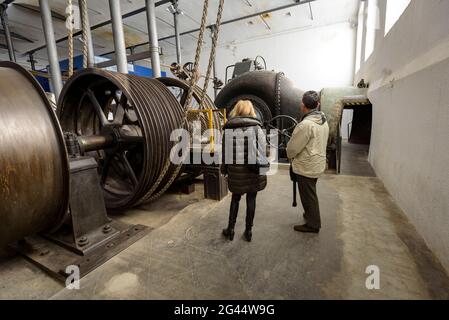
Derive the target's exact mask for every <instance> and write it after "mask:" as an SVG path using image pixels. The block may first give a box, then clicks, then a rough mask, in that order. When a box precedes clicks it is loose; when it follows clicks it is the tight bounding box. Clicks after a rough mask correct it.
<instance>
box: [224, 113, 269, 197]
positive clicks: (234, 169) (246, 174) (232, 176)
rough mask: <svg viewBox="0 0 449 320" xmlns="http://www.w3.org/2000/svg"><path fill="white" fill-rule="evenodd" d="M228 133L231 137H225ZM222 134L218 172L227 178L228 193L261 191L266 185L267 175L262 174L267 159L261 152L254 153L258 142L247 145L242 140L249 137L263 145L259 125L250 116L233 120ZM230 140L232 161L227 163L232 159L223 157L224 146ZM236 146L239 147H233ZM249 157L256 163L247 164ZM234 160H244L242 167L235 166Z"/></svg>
mask: <svg viewBox="0 0 449 320" xmlns="http://www.w3.org/2000/svg"><path fill="white" fill-rule="evenodd" d="M230 130H232V133H233V135H234V138H232V137H229V132H230ZM223 132H224V134H223V144H222V148H223V149H222V150H223V151H222V156H223V158H222V161H223V164H222V165H221V172H222V173H223V174H224V175H228V186H229V191H231V192H232V193H236V194H245V193H251V192H259V191H262V190H264V189H265V188H266V186H267V176H266V174H264V171H267V170H266V169H267V168H268V167H269V163H268V160H267V159H266V157H265V156H264V154H263V153H260V152H258V150H257V149H258V147H257V146H258V140H255V141H254V140H252V143H251V142H248V141H249V139H248V138H246V139H245V136H251V135H253V137H258V138H259V139H260V138H262V139H265V141H264V143H265V144H266V137H265V135H264V133H263V131H262V125H261V123H260V122H259V121H258V120H257V119H255V118H252V117H235V118H232V119H231V120H229V122H228V123H227V124H226V125H225V126H224V131H223ZM238 132H240V133H242V132H243V133H244V134H243V135H242V134H240V137H239V136H238ZM230 139H233V140H230ZM230 141H233V145H232V150H233V155H234V156H233V161H232V162H229V160H230V159H232V158H230V156H231V155H226V143H229V142H230ZM259 141H260V140H259ZM237 145H239V146H242V147H240V148H237ZM261 145H263V143H262V144H261ZM243 146H244V148H243ZM259 148H260V146H259ZM242 152H243V153H244V154H242ZM249 155H254V157H253V159H255V160H256V163H254V161H252V163H251V164H250V163H249V158H250V157H249ZM237 159H244V164H236V163H237V161H236V160H237ZM231 163H232V164H231ZM264 169H265V170H264Z"/></svg>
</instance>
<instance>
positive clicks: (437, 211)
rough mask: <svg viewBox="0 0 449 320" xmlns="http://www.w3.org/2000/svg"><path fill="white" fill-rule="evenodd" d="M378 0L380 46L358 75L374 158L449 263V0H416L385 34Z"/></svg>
mask: <svg viewBox="0 0 449 320" xmlns="http://www.w3.org/2000/svg"><path fill="white" fill-rule="evenodd" d="M390 1H391V0H390ZM379 6H380V22H381V28H379V29H378V30H377V31H376V43H375V48H374V52H373V53H372V55H371V56H370V58H369V59H368V60H367V61H366V63H364V62H362V63H361V69H360V71H359V72H358V73H357V75H356V79H355V83H357V82H358V81H359V80H360V79H362V78H364V79H366V80H367V81H368V82H370V83H371V87H370V91H369V97H370V99H371V101H372V103H373V107H374V114H373V137H372V145H371V150H370V162H371V164H372V165H373V167H374V169H375V170H376V173H377V174H378V176H379V177H380V178H381V179H382V180H383V182H384V184H385V186H386V187H387V189H388V190H389V192H390V193H391V194H392V196H393V197H394V198H395V199H396V200H397V201H398V203H399V205H400V206H401V207H402V209H403V210H404V211H405V213H406V214H407V216H408V217H409V219H410V220H411V222H412V223H413V224H414V225H415V227H416V228H417V230H418V231H419V233H420V234H421V235H422V236H423V237H424V239H425V240H426V242H427V244H428V245H429V247H430V248H431V249H432V250H433V251H434V253H435V254H436V255H437V256H438V257H439V259H440V260H441V262H442V263H443V265H444V266H445V268H446V269H447V270H449V169H448V164H449V22H448V21H449V20H448V17H449V1H441V0H425V1H424V0H412V1H411V4H410V6H409V7H408V8H407V9H406V11H405V12H404V14H403V15H402V16H401V17H400V19H399V20H398V21H397V23H396V24H395V25H394V26H393V28H392V29H391V30H390V31H389V33H388V34H387V35H386V36H385V29H384V27H385V16H386V0H379ZM384 36H385V37H384Z"/></svg>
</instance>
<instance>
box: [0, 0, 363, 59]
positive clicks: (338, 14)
mask: <svg viewBox="0 0 449 320" xmlns="http://www.w3.org/2000/svg"><path fill="white" fill-rule="evenodd" d="M1 1H2V0H0V2H1ZM209 2H210V8H209V17H208V24H213V23H214V22H215V19H216V13H217V8H218V0H210V1H209ZM294 2H296V1H295V0H226V1H225V10H224V13H223V21H226V20H230V19H234V18H238V17H242V16H246V15H250V14H254V13H257V12H260V11H264V10H268V9H272V8H276V7H280V6H283V5H288V4H292V3H294ZM15 3H17V4H31V5H35V6H37V5H38V0H16V1H15ZM74 3H75V4H76V3H77V1H76V0H75V1H74ZM120 3H121V7H122V13H123V14H125V13H128V12H131V11H133V10H136V9H139V8H143V7H144V4H145V0H120ZM66 4H67V0H50V5H51V8H52V10H53V11H55V12H57V13H59V14H60V15H64V12H65V7H66ZM358 4H359V0H317V1H315V2H312V3H311V4H310V7H311V8H310V7H309V5H308V4H303V5H300V6H295V7H292V8H289V9H285V10H281V11H276V12H273V13H272V14H270V15H269V16H268V17H266V19H265V21H264V20H263V19H262V18H261V17H256V18H251V19H247V20H243V21H239V22H236V23H232V24H227V25H225V26H223V27H222V29H221V33H220V45H224V44H228V43H232V42H239V41H244V40H248V39H252V38H255V37H261V36H268V35H270V34H276V33H280V32H286V31H289V30H294V29H300V28H309V27H314V26H321V25H328V24H332V23H337V22H343V21H349V20H351V21H354V22H355V21H356V19H357V11H358ZM88 6H89V17H90V22H91V25H92V26H94V25H96V24H98V23H101V22H104V21H107V20H109V19H110V14H109V6H108V0H95V1H94V0H90V1H88ZM168 6H169V5H168V4H166V5H162V6H159V7H158V8H157V10H156V15H157V19H158V23H157V27H158V34H159V38H164V37H168V36H173V35H174V28H173V15H172V14H171V13H170V12H169V11H168V10H167V8H168ZM202 6H203V0H179V7H180V9H181V10H182V11H183V12H184V14H183V15H181V16H179V24H180V31H181V32H185V31H189V30H193V29H196V28H198V27H199V25H200V23H199V21H200V20H201V15H202ZM310 9H312V15H313V20H312V15H311V10H310ZM8 16H9V21H10V29H11V31H12V32H14V33H17V34H20V35H22V36H25V37H27V38H28V39H30V40H32V42H31V43H30V42H27V41H24V40H19V39H15V38H14V39H13V41H14V46H15V50H16V51H17V53H16V54H17V57H18V60H19V62H20V63H21V64H24V65H26V66H28V67H29V63H27V60H28V56H27V55H26V53H27V52H28V51H30V50H33V49H36V48H38V47H40V46H42V45H44V44H45V40H44V37H43V32H42V22H41V17H40V13H38V12H33V11H30V10H28V9H24V8H22V7H19V6H16V5H10V7H9V9H8ZM53 23H54V28H55V36H56V39H59V38H63V37H65V36H66V35H67V34H66V32H67V31H66V29H65V23H64V21H62V20H60V19H53ZM123 23H124V31H125V38H126V45H127V46H135V45H138V44H141V43H145V42H147V41H148V35H147V23H146V15H145V13H140V14H138V15H135V16H133V17H130V18H127V19H124V20H123ZM92 34H93V42H94V49H95V54H96V55H102V54H105V53H108V52H111V51H114V46H113V40H112V30H111V26H110V25H108V26H104V27H102V28H99V29H96V30H94V31H93V32H92ZM196 42H197V33H192V34H189V35H184V36H182V37H181V44H182V49H183V51H185V52H189V51H193V50H194V48H195V46H196ZM0 43H1V44H4V43H5V41H4V37H3V35H0ZM160 46H161V47H162V50H163V53H164V55H165V56H173V55H174V54H175V45H174V39H169V40H165V41H161V42H160ZM75 48H76V50H77V52H76V54H81V51H80V49H81V42H80V41H75ZM146 48H147V47H146V46H142V47H140V48H139V49H138V50H137V51H142V50H145V49H146ZM58 50H59V56H60V59H61V60H62V59H64V58H65V57H66V56H67V43H66V42H60V43H58ZM34 58H35V59H36V60H37V61H38V66H39V67H43V66H45V65H47V64H48V62H47V55H46V50H45V49H43V50H39V51H37V52H36V53H35V56H34ZM0 59H1V60H7V59H8V53H7V51H6V50H4V49H0Z"/></svg>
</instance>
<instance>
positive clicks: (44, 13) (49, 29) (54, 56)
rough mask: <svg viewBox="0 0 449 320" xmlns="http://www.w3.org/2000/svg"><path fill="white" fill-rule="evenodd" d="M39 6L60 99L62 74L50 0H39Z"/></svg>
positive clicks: (52, 80)
mask: <svg viewBox="0 0 449 320" xmlns="http://www.w3.org/2000/svg"><path fill="white" fill-rule="evenodd" d="M39 6H40V8H41V17H42V27H43V29H44V36H45V42H46V44H47V55H48V61H49V63H50V74H51V83H52V87H53V93H54V94H55V97H56V101H58V99H59V94H60V93H61V90H62V76H61V69H60V66H59V59H58V50H57V48H56V41H55V32H54V29H53V20H52V16H51V9H50V5H49V4H48V0H39Z"/></svg>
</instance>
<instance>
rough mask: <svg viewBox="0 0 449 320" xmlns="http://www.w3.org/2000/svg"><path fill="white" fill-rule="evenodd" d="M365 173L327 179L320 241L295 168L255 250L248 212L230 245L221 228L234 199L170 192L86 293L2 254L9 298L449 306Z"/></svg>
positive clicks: (138, 213)
mask: <svg viewBox="0 0 449 320" xmlns="http://www.w3.org/2000/svg"><path fill="white" fill-rule="evenodd" d="M348 148H350V146H349V147H348ZM356 149H357V148H356ZM359 151H360V150H359ZM359 151H354V152H356V153H358V154H359V155H361V156H363V152H362V154H361V153H360V152H359ZM348 154H349V153H348V152H347V153H346V156H348ZM345 161H346V169H344V170H350V168H349V167H348V166H347V165H349V166H350V158H347V159H346V160H345ZM365 162H366V160H365ZM365 165H366V163H365ZM366 168H368V167H366ZM357 170H358V169H357ZM344 172H345V171H344ZM346 172H348V171H346ZM364 172H365V175H368V176H367V177H366V176H360V175H362V174H360V173H359V176H357V174H356V175H352V176H351V175H341V176H335V175H326V176H324V177H323V178H322V179H321V180H320V182H319V196H320V201H321V210H322V219H323V229H322V232H321V233H320V235H306V234H299V233H296V232H294V231H293V226H294V225H295V224H297V223H300V222H302V221H301V218H300V216H301V213H302V212H301V211H300V209H298V208H296V209H294V208H292V207H291V202H292V199H291V198H292V196H291V183H290V182H289V176H288V172H287V171H285V170H281V171H280V172H279V173H278V174H277V175H275V176H272V177H270V178H269V187H268V188H267V190H265V191H264V192H262V193H260V195H259V198H258V203H257V205H258V210H257V214H256V220H255V228H254V239H253V242H252V243H247V242H245V241H244V240H243V239H242V238H241V234H242V233H243V231H244V216H245V214H244V210H245V205H244V204H243V205H242V207H241V214H240V216H239V221H238V225H237V230H236V233H237V236H236V239H235V240H234V242H228V241H226V240H225V239H223V238H222V237H221V230H222V228H223V227H225V225H226V222H227V214H228V208H229V203H230V199H229V197H228V198H226V199H225V200H224V201H222V202H213V201H209V200H203V199H202V187H201V184H198V185H197V191H196V192H195V193H194V194H192V195H188V196H187V195H178V194H167V195H165V196H164V197H163V198H162V199H160V200H159V201H157V202H156V203H154V204H150V205H148V206H145V207H142V208H139V209H137V210H132V211H129V212H127V213H126V214H123V215H121V216H116V218H119V219H121V220H123V221H127V222H132V223H141V224H145V225H148V226H151V227H153V228H155V229H154V231H152V232H151V233H150V234H149V235H148V236H147V237H145V238H143V239H142V240H140V241H139V242H137V243H136V244H134V245H133V246H131V247H130V248H128V249H127V250H125V251H124V252H122V253H121V254H119V255H118V256H116V257H115V258H113V259H112V260H110V261H108V262H107V263H106V264H104V265H103V266H102V267H100V268H98V269H97V270H95V271H94V272H92V273H91V274H89V275H88V276H86V277H85V278H84V279H83V280H82V281H81V290H77V291H70V290H67V289H64V288H63V286H62V284H60V283H58V282H56V281H54V280H52V279H51V278H50V277H48V276H47V275H46V274H45V273H43V272H41V271H40V270H39V269H38V268H36V267H35V266H33V265H32V264H30V263H28V262H26V261H25V260H23V259H22V258H20V257H17V256H14V255H11V254H7V253H0V298H1V299H10V298H12V299H17V298H22V299H449V278H448V275H447V273H446V272H445V271H444V269H443V268H442V266H441V264H440V263H439V262H438V260H437V259H436V258H435V256H434V255H433V254H432V252H431V251H430V250H429V249H428V248H427V246H426V244H425V243H424V241H423V240H422V238H421V237H420V236H419V235H418V234H417V232H416V231H415V229H414V227H413V226H411V225H410V223H409V222H408V221H407V219H406V218H405V216H404V214H403V212H402V211H401V210H400V208H398V207H397V205H396V204H395V202H394V200H393V199H392V198H391V197H390V195H389V194H388V192H387V191H386V190H385V188H384V187H383V185H382V183H381V181H379V179H377V178H375V177H371V176H369V175H370V174H369V173H367V172H366V171H364ZM353 174H355V173H354V172H353ZM369 265H377V266H378V267H379V268H380V272H381V274H380V279H381V280H380V284H381V289H380V290H375V291H370V290H367V289H366V287H365V281H366V277H367V276H368V275H367V274H365V270H366V268H367V266H369Z"/></svg>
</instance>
